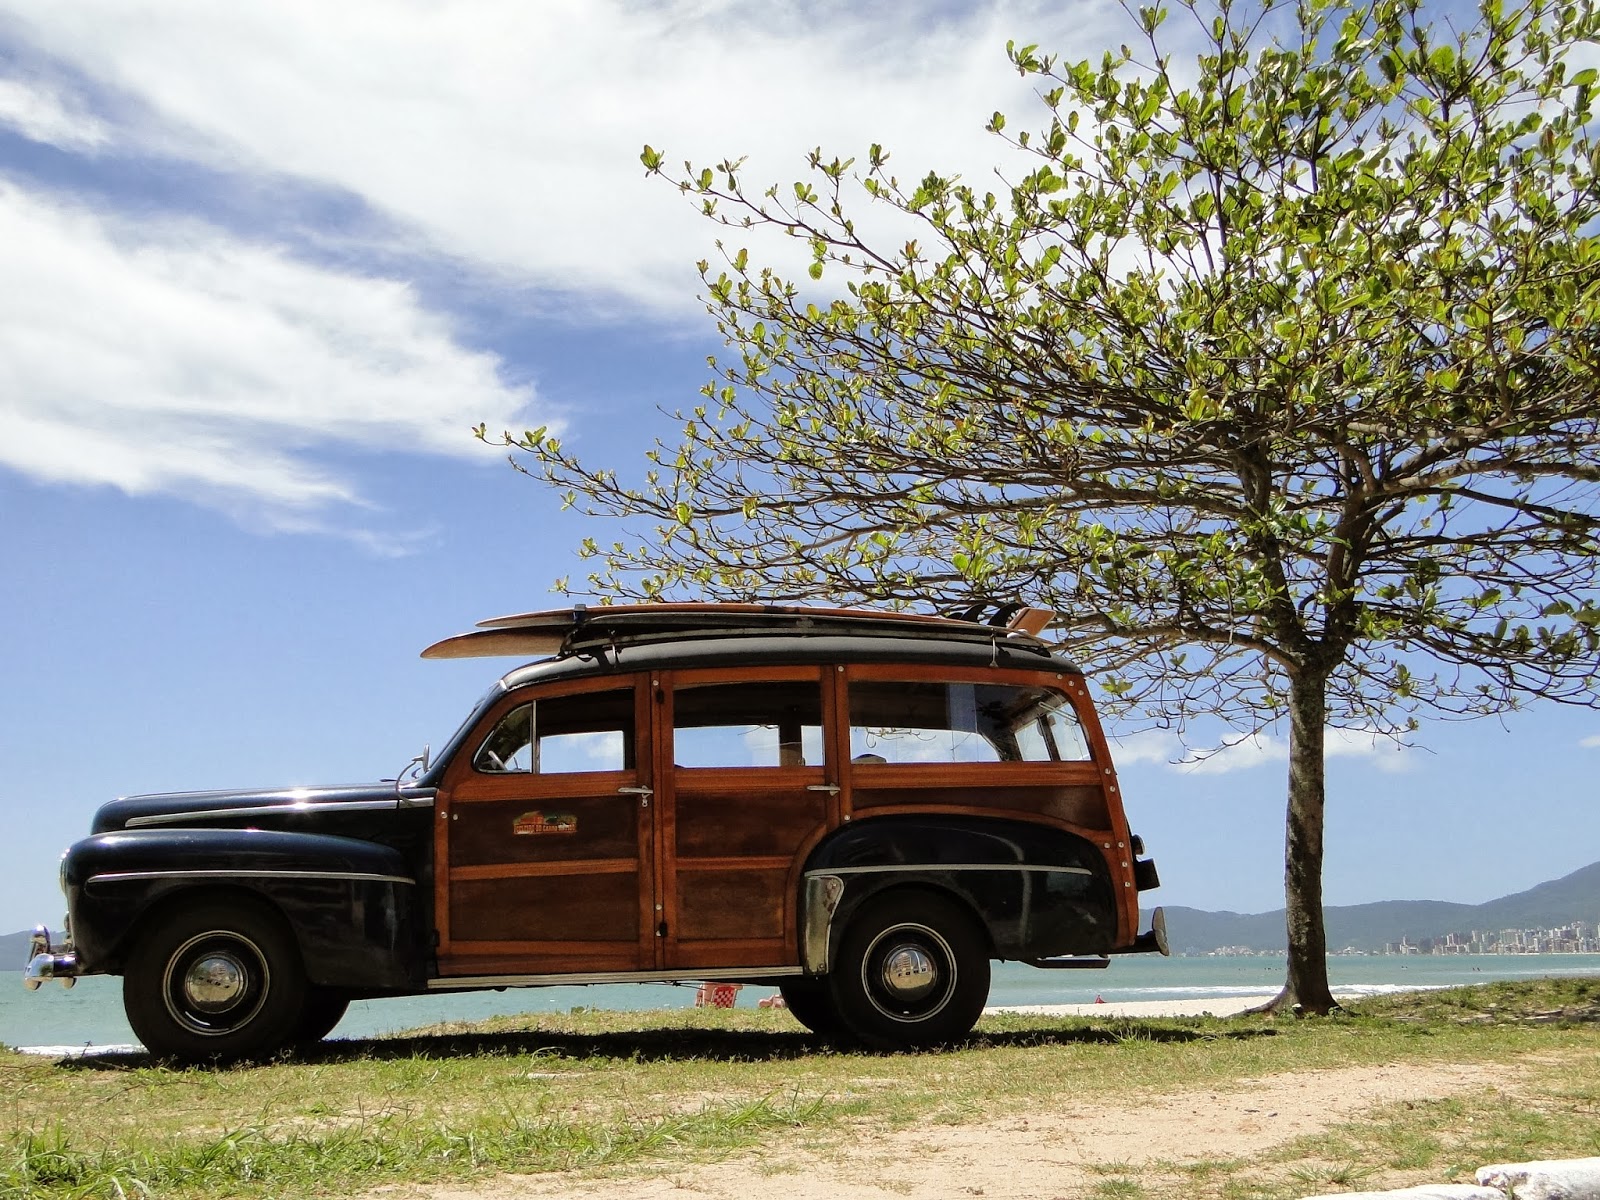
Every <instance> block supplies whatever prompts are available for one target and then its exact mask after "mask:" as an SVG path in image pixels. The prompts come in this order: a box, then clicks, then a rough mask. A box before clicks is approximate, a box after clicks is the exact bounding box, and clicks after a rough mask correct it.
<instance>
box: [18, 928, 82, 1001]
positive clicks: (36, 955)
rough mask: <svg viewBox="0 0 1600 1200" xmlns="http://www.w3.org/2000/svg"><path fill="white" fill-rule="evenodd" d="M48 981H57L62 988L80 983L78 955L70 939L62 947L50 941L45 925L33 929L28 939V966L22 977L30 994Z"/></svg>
mask: <svg viewBox="0 0 1600 1200" xmlns="http://www.w3.org/2000/svg"><path fill="white" fill-rule="evenodd" d="M46 979H54V980H57V981H58V982H59V983H60V984H61V986H62V987H71V986H72V985H73V984H75V983H77V982H78V955H77V953H76V952H75V951H74V950H73V949H72V941H71V939H70V938H69V939H68V940H67V941H66V942H65V943H63V944H62V945H60V946H57V945H55V944H54V943H52V942H51V940H50V931H49V930H48V929H46V928H45V927H44V926H43V925H35V926H34V927H33V936H32V937H30V938H29V939H28V966H27V969H26V970H25V971H24V972H23V975H22V986H23V987H25V988H27V989H28V990H29V991H30V992H31V991H33V990H35V989H36V988H37V987H38V986H39V985H40V984H41V983H43V982H44V981H45V980H46Z"/></svg>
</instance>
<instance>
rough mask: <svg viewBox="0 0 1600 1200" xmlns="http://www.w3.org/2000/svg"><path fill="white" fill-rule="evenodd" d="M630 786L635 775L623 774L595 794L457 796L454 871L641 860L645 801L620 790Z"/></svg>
mask: <svg viewBox="0 0 1600 1200" xmlns="http://www.w3.org/2000/svg"><path fill="white" fill-rule="evenodd" d="M549 782H550V781H548V780H541V781H540V783H541V784H548V783H549ZM630 782H631V777H630V776H629V775H626V774H622V773H619V774H618V775H617V776H616V777H615V778H614V779H607V780H604V781H602V782H600V784H599V787H600V788H601V789H603V790H600V791H599V792H598V793H597V794H594V795H582V794H577V793H576V792H575V791H568V792H567V793H566V794H562V792H561V789H560V788H559V786H558V787H556V788H553V789H552V788H549V787H541V788H540V789H539V791H533V789H527V790H528V791H530V792H532V794H529V795H521V796H511V797H500V798H495V799H487V798H486V799H482V800H471V801H465V800H463V799H462V797H460V796H457V803H458V805H459V807H458V809H457V811H458V812H459V813H461V814H462V816H461V819H460V820H458V821H457V822H456V823H455V824H454V825H453V826H452V828H451V830H450V867H451V870H452V871H454V870H455V869H456V868H458V867H467V866H475V865H479V864H484V863H533V862H572V861H586V860H591V859H600V858H635V857H636V856H637V854H638V848H639V800H638V797H636V796H633V795H630V794H627V793H622V792H619V791H618V790H617V789H618V788H619V787H625V786H628V785H629V783H630ZM551 792H554V794H549V793H551ZM541 793H543V794H541Z"/></svg>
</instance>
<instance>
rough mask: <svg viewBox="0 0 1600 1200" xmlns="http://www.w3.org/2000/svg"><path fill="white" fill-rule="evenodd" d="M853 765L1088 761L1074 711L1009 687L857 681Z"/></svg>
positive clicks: (1043, 694)
mask: <svg viewBox="0 0 1600 1200" xmlns="http://www.w3.org/2000/svg"><path fill="white" fill-rule="evenodd" d="M850 757H851V759H852V760H854V761H856V762H864V763H874V762H896V763H914V762H1063V761H1079V760H1085V759H1087V758H1088V757H1089V745H1088V741H1087V740H1086V739H1085V738H1084V735H1083V729H1082V727H1081V726H1080V725H1079V724H1078V718H1077V715H1076V714H1075V713H1074V712H1073V710H1072V705H1071V703H1070V702H1069V701H1068V700H1067V698H1066V697H1065V696H1063V695H1061V694H1060V693H1059V692H1054V691H1051V690H1050V689H1048V688H1040V687H1031V686H1028V685H1024V684H1011V683H928V682H911V681H905V682H902V681H898V680H896V681H889V680H860V681H856V682H854V683H852V684H851V685H850Z"/></svg>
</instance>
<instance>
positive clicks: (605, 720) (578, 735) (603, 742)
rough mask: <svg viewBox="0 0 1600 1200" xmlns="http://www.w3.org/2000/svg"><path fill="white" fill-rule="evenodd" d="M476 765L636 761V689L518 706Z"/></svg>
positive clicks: (559, 769)
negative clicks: (634, 703)
mask: <svg viewBox="0 0 1600 1200" xmlns="http://www.w3.org/2000/svg"><path fill="white" fill-rule="evenodd" d="M472 765H473V766H474V767H475V768H476V769H477V770H479V771H482V772H485V773H487V774H491V775H499V774H509V773H517V772H521V773H537V774H540V775H556V774H564V773H568V772H575V771H625V770H628V769H629V768H630V767H632V765H633V691H632V689H626V690H623V689H614V690H611V691H605V692H586V693H583V694H581V695H577V696H556V697H553V698H551V699H546V700H539V701H536V702H530V703H527V704H519V705H518V706H517V707H515V708H513V709H512V710H511V711H510V712H508V713H507V714H506V715H505V716H504V717H502V718H501V719H500V721H499V723H498V724H496V725H495V727H494V731H493V732H492V733H490V734H489V736H488V737H487V738H485V739H484V741H483V745H482V746H481V747H479V749H478V753H477V754H476V755H475V756H474V758H473V760H472Z"/></svg>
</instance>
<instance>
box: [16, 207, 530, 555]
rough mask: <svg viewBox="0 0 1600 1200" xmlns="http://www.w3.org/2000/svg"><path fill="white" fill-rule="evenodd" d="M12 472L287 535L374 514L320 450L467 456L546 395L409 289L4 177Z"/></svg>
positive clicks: (194, 226)
mask: <svg viewBox="0 0 1600 1200" xmlns="http://www.w3.org/2000/svg"><path fill="white" fill-rule="evenodd" d="M0 277H3V278H4V279H5V280H6V286H5V288H4V289H0V464H4V465H7V466H10V467H12V468H14V469H16V470H18V471H20V472H22V473H23V474H25V475H28V476H31V477H33V478H35V479H40V480H46V481H53V482H67V483H77V484H89V485H108V486H112V487H116V488H120V489H121V490H123V491H125V492H127V493H129V494H132V495H140V494H148V493H176V494H180V495H183V496H186V497H189V498H195V499H201V500H204V501H206V502H210V503H213V504H216V505H217V506H219V507H225V508H234V509H239V508H243V509H246V510H248V511H249V512H250V513H251V514H252V515H253V517H254V518H255V519H257V520H265V521H266V522H267V523H268V524H269V525H272V526H274V527H277V528H283V529H310V528H320V527H321V523H322V522H323V520H324V518H323V517H322V516H320V515H319V514H321V513H322V512H324V511H325V510H327V509H328V508H329V507H330V506H340V505H350V504H360V503H361V497H360V496H359V494H358V492H357V490H356V489H355V487H354V486H353V485H352V484H351V483H350V482H349V481H348V479H346V478H345V477H344V476H343V475H342V474H341V473H340V472H338V471H336V470H335V469H333V468H331V467H329V466H327V465H324V464H319V462H318V461H317V451H318V450H319V449H329V448H334V449H337V448H340V447H343V448H347V449H348V448H359V449H367V450H374V451H384V452H394V451H405V452H422V453H431V454H454V455H467V454H472V453H475V452H478V451H480V450H481V447H479V446H478V445H477V444H476V443H475V442H473V440H472V439H471V437H470V434H469V432H468V431H469V429H470V427H471V425H472V424H473V423H474V422H475V421H476V420H478V419H480V418H482V419H487V420H489V421H490V422H492V423H496V424H498V423H501V422H503V423H505V424H507V425H510V426H512V427H516V426H517V425H518V420H517V417H518V414H519V410H521V409H522V408H523V407H524V406H526V405H527V403H528V402H529V400H530V398H531V397H530V393H529V390H528V389H526V388H519V387H514V386H510V385H508V384H507V383H505V382H504V381H503V380H502V379H501V378H500V376H499V373H498V365H499V364H498V362H497V360H496V359H495V358H494V357H493V356H491V355H488V354H484V353H480V352H475V351H472V350H468V349H465V348H463V347H462V346H461V345H459V344H458V343H457V342H456V341H455V339H454V337H453V335H452V331H451V329H450V326H449V324H448V322H447V321H445V320H444V319H443V318H442V317H440V316H439V315H438V314H436V313H432V312H429V311H428V310H427V309H425V308H424V307H423V306H422V305H421V304H420V303H419V302H418V300H417V298H416V296H415V295H414V293H413V291H412V289H411V288H410V287H408V286H407V285H405V284H403V283H398V282H395V281H393V280H388V279H374V278H365V277H361V276H356V275H350V274H343V273H340V272H338V271H335V270H331V269H327V268H324V267H319V266H314V265H311V264H308V263H305V262H300V261H296V260H294V259H292V258H290V257H288V256H286V255H284V254H282V253H280V252H279V251H277V250H274V249H272V248H269V247H263V246H258V245H253V244H251V243H249V242H245V241H241V240H238V239H236V238H234V237H231V236H230V235H228V234H225V233H223V232H221V231H219V230H216V229H214V228H211V227H207V226H202V225H198V224H194V223H180V224H166V225H150V224H145V225H142V226H134V225H131V224H126V223H122V222H118V221H116V220H114V219H108V218H106V217H104V216H101V215H98V214H95V213H91V212H89V211H86V210H84V209H81V208H77V207H73V206H70V205H65V204H63V203H62V202H61V201H60V200H59V199H58V198H56V197H53V196H51V195H48V194H46V193H41V192H35V191H29V190H26V189H24V188H22V187H19V186H17V185H15V184H12V183H8V182H6V181H4V180H3V179H0Z"/></svg>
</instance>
